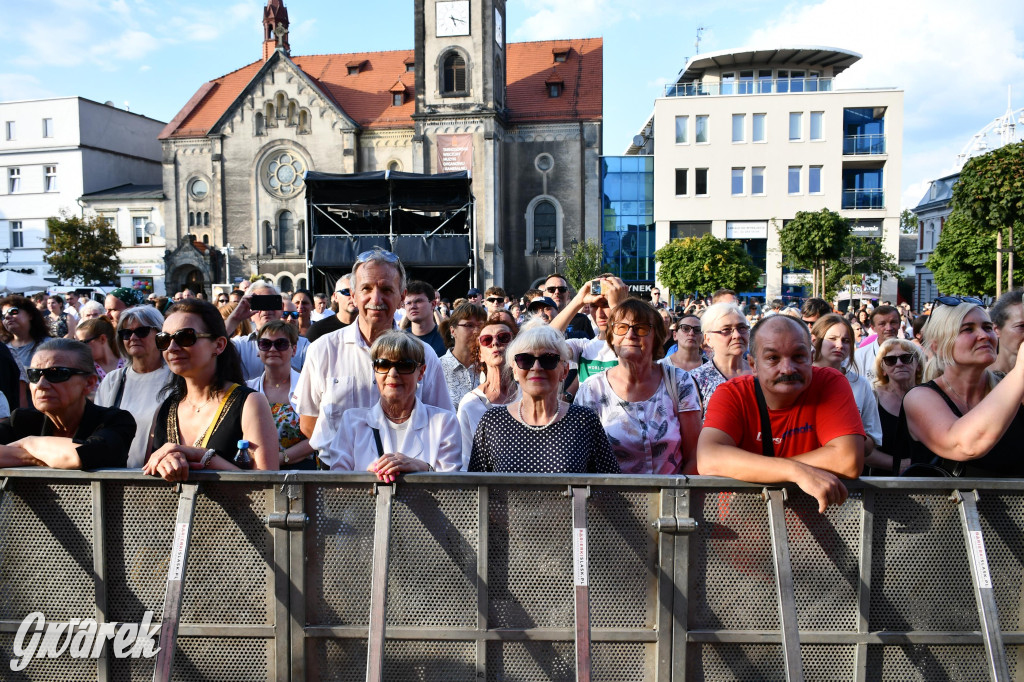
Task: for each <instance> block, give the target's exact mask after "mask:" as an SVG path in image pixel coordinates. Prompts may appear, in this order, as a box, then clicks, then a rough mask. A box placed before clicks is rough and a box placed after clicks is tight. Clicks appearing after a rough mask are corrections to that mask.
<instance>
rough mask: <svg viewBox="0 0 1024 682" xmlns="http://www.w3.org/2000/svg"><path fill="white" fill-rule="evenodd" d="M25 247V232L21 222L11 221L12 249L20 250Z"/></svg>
mask: <svg viewBox="0 0 1024 682" xmlns="http://www.w3.org/2000/svg"><path fill="white" fill-rule="evenodd" d="M24 246H25V231H24V230H23V229H22V227H21V221H20V220H12V221H11V248H12V249H20V248H22V247H24Z"/></svg>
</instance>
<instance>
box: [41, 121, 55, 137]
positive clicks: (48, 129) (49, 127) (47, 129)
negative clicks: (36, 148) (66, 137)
mask: <svg viewBox="0 0 1024 682" xmlns="http://www.w3.org/2000/svg"><path fill="white" fill-rule="evenodd" d="M43 137H53V119H52V118H44V119H43Z"/></svg>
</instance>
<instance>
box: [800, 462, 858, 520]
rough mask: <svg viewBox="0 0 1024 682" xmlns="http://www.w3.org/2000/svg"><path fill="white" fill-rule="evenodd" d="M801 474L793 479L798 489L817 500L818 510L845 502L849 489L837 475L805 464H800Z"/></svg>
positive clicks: (822, 511) (823, 510)
mask: <svg viewBox="0 0 1024 682" xmlns="http://www.w3.org/2000/svg"><path fill="white" fill-rule="evenodd" d="M800 469H801V472H802V473H801V474H800V476H797V477H795V478H794V479H793V482H794V483H796V484H797V485H798V486H800V489H801V490H803V491H804V492H805V493H807V494H808V495H810V496H811V497H813V498H814V499H816V500H817V501H818V511H819V512H820V513H824V512H825V509H826V508H827V507H828V506H829V505H830V504H835V505H839V504H842V503H843V502H846V498H847V497H848V496H849V494H850V493H849V491H848V490H847V489H846V486H845V485H843V482H842V481H840V480H839V477H838V476H836V475H835V474H832V473H830V472H828V471H825V470H824V469H819V468H817V467H812V466H810V465H807V464H802V465H800Z"/></svg>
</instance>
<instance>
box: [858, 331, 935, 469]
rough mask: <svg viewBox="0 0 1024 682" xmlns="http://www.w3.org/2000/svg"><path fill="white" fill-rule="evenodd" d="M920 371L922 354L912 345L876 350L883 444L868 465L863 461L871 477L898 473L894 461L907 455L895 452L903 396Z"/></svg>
mask: <svg viewBox="0 0 1024 682" xmlns="http://www.w3.org/2000/svg"><path fill="white" fill-rule="evenodd" d="M923 371H924V354H923V353H922V352H921V349H920V347H919V346H918V345H917V344H916V343H914V342H913V341H907V340H906V339H889V340H887V341H886V342H885V343H883V344H882V345H881V346H880V347H879V348H878V355H877V356H875V380H874V382H873V385H874V389H875V397H876V398H877V399H878V421H879V422H880V423H881V425H882V444H881V445H880V446H879V447H877V448H875V451H874V452H872V453H871V456H870V457H871V461H870V462H869V461H868V458H867V457H865V458H864V463H865V466H869V467H870V468H871V474H872V475H876V476H890V475H894V474H899V473H900V472H899V471H895V472H894V471H893V461H894V460H895V461H899V459H900V457H905V456H906V453H901V452H900V451H899V449H898V448H899V443H900V436H899V433H900V431H899V421H900V410H901V409H902V407H903V396H905V395H906V394H907V391H909V390H910V389H912V388H913V387H914V386H917V385H918V384H920V383H921V374H922V372H923ZM894 454H895V455H896V456H895V457H894V456H893V455H894Z"/></svg>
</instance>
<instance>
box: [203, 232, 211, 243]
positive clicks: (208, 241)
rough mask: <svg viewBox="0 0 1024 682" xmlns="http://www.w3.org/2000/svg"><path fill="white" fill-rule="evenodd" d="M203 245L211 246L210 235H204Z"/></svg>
mask: <svg viewBox="0 0 1024 682" xmlns="http://www.w3.org/2000/svg"><path fill="white" fill-rule="evenodd" d="M203 243H204V244H209V243H210V235H208V234H204V235H203Z"/></svg>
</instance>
